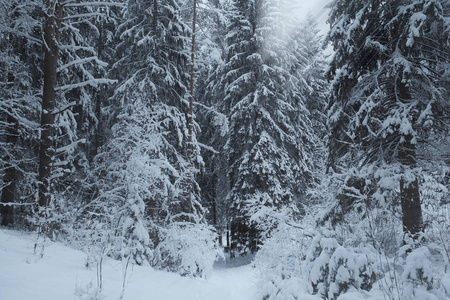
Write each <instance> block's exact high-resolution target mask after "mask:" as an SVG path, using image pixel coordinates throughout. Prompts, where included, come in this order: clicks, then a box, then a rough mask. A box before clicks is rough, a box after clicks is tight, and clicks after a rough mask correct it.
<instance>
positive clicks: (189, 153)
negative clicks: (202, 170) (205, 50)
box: [183, 0, 197, 214]
mask: <svg viewBox="0 0 450 300" xmlns="http://www.w3.org/2000/svg"><path fill="white" fill-rule="evenodd" d="M193 6H194V9H193V13H192V41H191V70H190V71H191V74H190V75H191V78H190V92H189V108H188V117H187V127H188V141H187V156H188V161H189V163H190V171H189V174H188V176H189V178H188V190H189V191H188V193H189V196H188V202H187V204H186V205H184V210H183V211H184V212H185V213H188V214H191V213H192V212H193V203H192V194H193V193H194V186H193V184H194V180H193V176H194V174H193V168H194V158H193V153H194V146H193V144H192V142H193V134H194V132H193V128H194V119H193V116H194V112H193V104H194V79H195V77H194V76H195V74H194V71H195V27H196V24H197V0H194V3H193Z"/></svg>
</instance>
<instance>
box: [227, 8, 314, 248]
mask: <svg viewBox="0 0 450 300" xmlns="http://www.w3.org/2000/svg"><path fill="white" fill-rule="evenodd" d="M235 5H236V6H235V11H234V14H233V16H232V19H231V24H230V29H229V34H228V35H227V43H228V57H227V61H226V65H225V67H224V76H223V79H222V84H223V87H224V91H225V98H224V101H223V102H224V105H223V111H224V112H226V114H227V115H228V118H229V124H230V125H229V126H230V129H229V136H228V140H227V144H226V148H225V151H227V152H228V172H229V177H230V189H231V191H230V193H229V195H228V201H229V202H230V204H229V205H230V218H231V221H230V222H231V236H232V237H231V238H232V245H231V247H232V250H233V251H237V252H239V253H248V252H254V251H256V250H257V248H258V245H259V244H260V243H261V242H262V241H263V239H264V237H265V236H267V235H268V234H269V233H270V231H271V230H272V229H273V228H274V227H276V225H277V222H279V218H280V217H279V216H280V215H283V214H284V213H283V211H285V209H286V208H288V209H287V211H288V212H289V213H288V214H291V212H292V211H294V210H295V206H296V205H297V204H299V203H300V201H301V199H300V198H301V197H300V196H301V194H302V193H303V192H304V187H305V186H306V184H307V181H308V177H309V176H310V168H309V167H310V161H311V160H310V153H311V149H312V148H311V146H312V143H313V140H314V134H313V131H312V129H311V124H310V120H309V113H308V111H307V109H306V107H305V103H304V101H305V98H304V92H305V90H307V89H308V87H307V85H306V83H305V81H304V80H303V79H302V77H301V74H300V73H298V72H296V71H295V64H296V63H297V59H296V58H295V54H294V52H293V51H291V49H295V44H296V42H297V41H296V40H295V39H293V38H292V35H291V33H293V32H294V30H295V27H294V26H293V24H292V23H290V22H289V21H290V20H289V18H285V14H284V11H283V9H285V10H287V11H289V9H290V8H291V7H290V2H288V1H286V2H285V1H264V2H263V1H237V2H236V4H235Z"/></svg>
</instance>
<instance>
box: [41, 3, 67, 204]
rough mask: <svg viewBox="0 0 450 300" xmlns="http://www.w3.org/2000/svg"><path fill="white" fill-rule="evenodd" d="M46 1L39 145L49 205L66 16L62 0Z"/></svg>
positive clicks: (45, 198)
mask: <svg viewBox="0 0 450 300" xmlns="http://www.w3.org/2000/svg"><path fill="white" fill-rule="evenodd" d="M45 4H46V9H47V16H46V20H45V24H44V67H43V70H44V91H43V95H42V114H41V143H40V149H39V206H41V207H47V206H48V205H49V204H50V199H51V169H52V160H53V157H54V153H55V149H54V136H55V115H54V110H55V96H56V91H55V87H56V77H57V65H58V64H57V63H58V52H59V41H60V28H61V19H62V5H61V2H60V0H55V1H50V0H47V1H46V3H45Z"/></svg>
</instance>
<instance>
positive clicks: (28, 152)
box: [0, 0, 41, 225]
mask: <svg viewBox="0 0 450 300" xmlns="http://www.w3.org/2000/svg"><path fill="white" fill-rule="evenodd" d="M37 12H38V3H36V2H35V1H29V2H28V4H27V5H21V4H20V3H19V1H14V0H10V1H4V2H3V4H2V6H1V8H0V24H1V25H0V41H1V42H0V70H1V74H0V86H1V87H0V90H1V91H0V133H1V137H0V157H1V162H0V170H1V171H0V174H1V175H0V176H1V181H0V182H1V183H0V184H1V201H0V212H1V216H2V222H1V224H2V225H13V224H14V207H15V205H16V204H17V203H16V202H22V199H21V197H22V196H24V194H25V193H28V192H30V190H33V185H34V182H35V180H36V178H35V173H36V159H34V156H35V155H36V153H34V151H33V148H34V147H35V146H36V139H37V138H36V135H37V122H36V119H37V112H38V106H39V99H38V93H39V90H40V84H41V82H40V80H39V77H40V64H39V62H40V61H41V58H40V46H41V41H40V39H39V38H38V36H39V35H38V31H39V30H40V29H39V26H40V24H39V19H38V17H39V15H38V13H37ZM31 193H33V192H31Z"/></svg>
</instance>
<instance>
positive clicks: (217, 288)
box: [0, 228, 261, 300]
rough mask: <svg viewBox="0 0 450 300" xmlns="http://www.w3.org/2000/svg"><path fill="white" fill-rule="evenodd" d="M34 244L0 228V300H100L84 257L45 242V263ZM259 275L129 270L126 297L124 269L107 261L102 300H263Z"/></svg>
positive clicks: (238, 269) (249, 271) (220, 266)
mask: <svg viewBox="0 0 450 300" xmlns="http://www.w3.org/2000/svg"><path fill="white" fill-rule="evenodd" d="M35 242H36V235H34V234H29V233H22V232H18V231H14V230H8V229H3V228H0V299H1V300H18V299H20V300H72V299H81V300H90V299H96V298H94V297H93V295H94V294H95V292H94V291H95V287H96V286H97V268H96V264H93V265H92V267H90V268H87V267H86V266H85V265H86V257H87V256H86V254H85V253H83V252H81V251H77V250H74V249H73V248H70V247H68V246H65V245H63V244H62V243H59V242H48V241H47V242H45V247H44V250H43V257H42V258H41V257H40V256H39V255H36V254H34V245H35ZM256 272H257V271H256V270H255V269H254V268H252V267H251V265H250V264H247V265H241V266H230V265H229V264H228V263H226V262H219V263H216V265H215V267H214V271H213V272H212V274H210V276H209V277H208V278H206V279H202V278H188V277H182V276H179V275H177V274H173V273H168V272H164V271H155V270H153V269H152V268H150V267H140V266H134V267H130V268H129V269H128V271H127V276H126V287H125V290H124V293H123V295H122V290H123V289H122V286H123V278H124V275H123V264H122V262H119V261H116V260H113V259H109V258H107V259H106V260H105V262H104V264H103V271H102V274H103V289H102V294H101V297H99V299H105V300H109V299H112V300H116V299H123V300H127V299H128V300H140V299H145V300H151V299H155V300H203V299H204V300H222V299H223V300H225V299H227V300H253V299H255V300H256V299H261V295H259V293H258V291H257V288H256V281H257V274H256ZM121 295H122V296H123V297H122V298H121Z"/></svg>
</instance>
